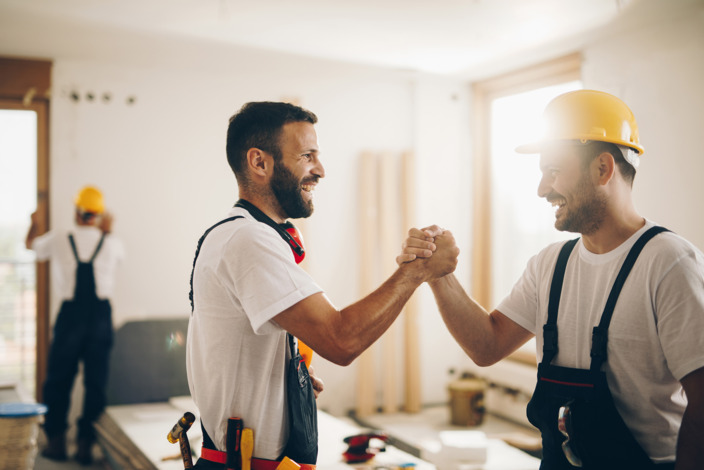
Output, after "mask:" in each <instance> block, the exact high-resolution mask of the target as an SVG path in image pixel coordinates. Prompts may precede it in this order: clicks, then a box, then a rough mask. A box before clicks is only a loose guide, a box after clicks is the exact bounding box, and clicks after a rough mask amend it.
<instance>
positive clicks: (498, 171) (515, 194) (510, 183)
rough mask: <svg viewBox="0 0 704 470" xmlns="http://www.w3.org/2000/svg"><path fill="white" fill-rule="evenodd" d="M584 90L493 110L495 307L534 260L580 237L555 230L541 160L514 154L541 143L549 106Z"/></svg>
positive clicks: (546, 91)
mask: <svg viewBox="0 0 704 470" xmlns="http://www.w3.org/2000/svg"><path fill="white" fill-rule="evenodd" d="M581 88H582V83H581V82H580V81H573V82H568V83H563V84H560V85H555V86H550V87H545V88H539V89H535V90H531V91H528V92H524V93H519V94H515V95H510V96H506V97H502V98H497V99H495V100H494V101H493V102H492V106H491V165H492V166H491V173H492V181H491V187H492V194H491V198H492V199H491V201H492V208H491V218H492V219H491V223H492V243H491V246H492V253H491V256H492V269H493V275H492V277H493V279H492V302H493V304H494V306H495V305H496V304H498V302H499V301H501V299H503V298H504V297H505V296H506V295H508V293H509V292H510V291H511V288H512V287H513V285H514V284H515V282H516V281H517V280H518V278H519V277H520V276H521V274H522V273H523V270H524V269H525V266H526V263H527V262H528V260H529V259H530V257H531V256H533V255H535V254H537V253H538V252H539V251H540V250H541V249H543V248H544V247H545V246H547V245H548V244H550V243H552V242H556V241H559V240H565V239H569V238H574V237H576V235H575V234H573V233H566V232H560V231H558V230H557V229H555V209H554V208H553V207H552V206H551V205H550V204H549V203H547V202H546V201H545V199H542V198H540V197H538V184H539V182H540V169H539V157H538V155H523V154H518V153H516V152H515V150H514V149H515V148H516V147H517V146H518V145H520V144H524V143H528V142H533V141H535V140H538V139H539V138H540V136H541V134H542V128H541V125H542V119H541V116H542V113H543V110H544V109H545V106H546V105H547V104H548V102H549V101H550V100H552V99H553V98H554V97H556V96H557V95H560V94H562V93H565V92H568V91H572V90H577V89H581Z"/></svg>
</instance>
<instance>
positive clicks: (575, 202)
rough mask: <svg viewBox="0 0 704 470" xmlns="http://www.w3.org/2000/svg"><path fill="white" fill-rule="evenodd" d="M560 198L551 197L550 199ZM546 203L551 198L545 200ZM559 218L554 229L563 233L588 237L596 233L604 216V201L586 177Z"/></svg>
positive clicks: (586, 176) (580, 182)
mask: <svg viewBox="0 0 704 470" xmlns="http://www.w3.org/2000/svg"><path fill="white" fill-rule="evenodd" d="M555 197H560V198H562V199H565V198H563V197H561V196H553V197H552V198H555ZM547 199H548V201H550V200H551V197H548V198H547ZM566 209H567V210H566V211H565V213H564V214H563V215H562V217H561V218H557V219H555V228H556V229H558V230H560V231H563V232H574V233H581V234H582V235H589V234H591V233H594V232H596V231H597V230H598V229H599V228H600V227H601V223H602V222H603V220H604V217H605V214H606V200H605V198H604V196H603V195H601V194H599V193H598V192H597V191H596V190H595V189H594V186H593V185H592V184H591V181H590V180H589V176H588V175H584V176H583V177H582V179H581V180H580V181H579V183H578V186H577V190H576V191H575V194H574V197H573V198H572V201H571V202H570V203H569V204H568V206H567V208H566Z"/></svg>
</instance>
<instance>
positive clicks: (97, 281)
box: [26, 186, 124, 465]
mask: <svg viewBox="0 0 704 470" xmlns="http://www.w3.org/2000/svg"><path fill="white" fill-rule="evenodd" d="M36 222H37V215H36V213H35V214H33V215H32V226H31V227H30V230H29V233H28V234H27V239H26V244H27V248H30V249H32V250H34V251H35V253H36V258H37V261H51V281H52V285H53V286H54V288H55V291H56V293H57V294H58V295H59V297H60V298H61V299H62V303H61V308H60V310H59V313H58V315H57V317H56V322H55V324H54V329H53V337H52V341H51V347H50V350H49V360H48V367H47V377H46V382H45V383H44V388H43V401H44V403H45V404H46V405H47V407H48V412H47V414H46V417H45V422H44V432H45V433H46V436H47V441H48V446H47V448H46V449H44V450H43V451H42V455H43V456H45V457H47V458H49V459H52V460H58V461H62V460H66V459H67V452H66V431H67V429H68V414H69V409H70V398H71V389H72V388H73V383H74V379H75V377H76V374H77V372H78V364H79V362H82V363H83V386H84V389H85V393H84V396H83V412H82V415H81V416H80V418H79V420H78V430H77V444H78V446H77V447H78V450H77V453H76V459H77V460H78V461H79V462H80V463H81V464H83V465H89V464H90V463H91V462H92V460H93V457H92V447H93V444H94V442H95V430H94V428H93V423H94V421H95V420H96V419H97V418H98V416H99V415H100V413H102V411H103V409H104V408H105V401H106V390H105V389H106V384H107V378H108V362H109V355H110V349H111V346H112V340H113V327H112V311H111V306H110V301H109V297H110V296H111V295H112V292H113V286H114V282H115V272H116V268H117V265H118V263H119V261H120V260H121V259H122V258H123V256H124V248H123V246H122V243H121V242H120V241H119V240H118V239H116V238H115V237H114V235H111V234H110V232H111V228H112V217H111V216H110V214H108V213H107V212H105V206H104V202H103V195H102V193H101V192H100V191H99V190H98V189H97V188H95V187H92V186H87V187H85V188H83V189H81V191H80V192H79V193H78V195H77V196H76V198H75V227H74V228H73V229H72V230H70V231H62V230H50V231H49V232H47V233H45V234H43V235H40V236H38V233H37V223H36Z"/></svg>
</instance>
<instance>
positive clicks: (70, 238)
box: [68, 232, 105, 263]
mask: <svg viewBox="0 0 704 470" xmlns="http://www.w3.org/2000/svg"><path fill="white" fill-rule="evenodd" d="M103 240H105V232H103V234H102V235H101V236H100V240H99V241H98V245H97V246H96V247H95V251H94V252H93V256H91V257H90V260H88V261H87V262H88V263H92V262H93V261H94V260H95V257H96V256H98V252H99V251H100V248H102V246H103ZM68 241H69V242H71V249H72V250H73V256H75V257H76V262H77V263H80V262H81V260H80V259H79V258H78V250H76V242H75V241H74V239H73V234H72V233H69V234H68Z"/></svg>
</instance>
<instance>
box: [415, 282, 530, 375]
mask: <svg viewBox="0 0 704 470" xmlns="http://www.w3.org/2000/svg"><path fill="white" fill-rule="evenodd" d="M429 284H430V287H431V289H432V290H433V294H434V295H435V301H436V303H437V305H438V309H439V310H440V314H441V315H442V319H443V321H444V322H445V325H446V326H447V328H448V330H449V331H450V333H451V334H452V336H453V337H454V338H455V340H456V341H457V343H458V344H459V345H460V346H461V347H462V349H463V350H464V351H465V352H466V353H467V355H468V356H469V357H470V358H471V359H472V361H474V362H475V363H476V364H477V365H478V366H482V367H485V366H490V365H492V364H495V363H496V362H498V361H500V360H501V359H503V358H504V357H506V356H508V355H509V354H511V353H512V352H513V351H515V350H516V349H517V348H518V347H519V346H520V345H521V344H523V343H525V342H526V341H528V339H530V337H531V336H532V333H530V332H529V331H527V330H525V329H523V328H522V327H520V326H518V325H517V324H516V323H514V322H513V321H511V320H509V319H508V318H507V317H506V316H504V315H503V314H501V312H498V311H493V312H491V313H488V312H487V311H486V310H485V309H484V308H483V307H482V306H481V305H479V304H478V303H477V302H475V301H474V299H472V298H471V297H470V296H468V295H467V293H466V292H465V291H464V289H463V288H462V286H461V285H460V283H459V282H458V281H457V278H456V277H455V276H454V275H452V274H450V275H448V276H445V277H443V278H441V279H438V280H435V281H432V282H430V283H429Z"/></svg>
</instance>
